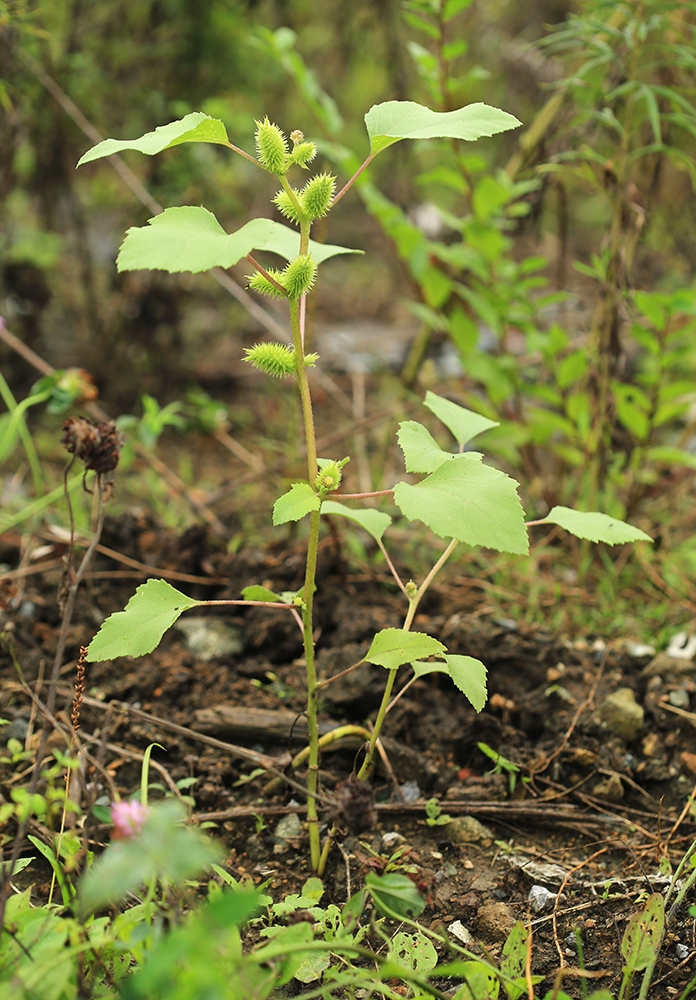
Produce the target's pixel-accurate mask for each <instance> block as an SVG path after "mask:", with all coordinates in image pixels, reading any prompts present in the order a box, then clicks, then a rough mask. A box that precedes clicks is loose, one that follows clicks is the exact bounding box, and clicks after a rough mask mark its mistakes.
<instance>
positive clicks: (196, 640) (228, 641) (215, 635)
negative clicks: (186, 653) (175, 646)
mask: <svg viewBox="0 0 696 1000" xmlns="http://www.w3.org/2000/svg"><path fill="white" fill-rule="evenodd" d="M175 627H176V628H178V629H179V631H180V632H183V633H184V636H185V637H186V645H187V646H188V648H189V649H190V650H191V652H192V653H194V654H195V655H196V656H197V657H198V658H199V659H201V660H203V661H204V662H205V663H207V662H208V661H209V660H215V659H218V658H219V657H224V656H234V655H236V654H237V653H241V652H242V649H243V648H244V646H243V644H242V640H241V639H240V637H239V631H238V630H237V629H236V628H235V627H234V626H233V625H230V624H229V623H228V622H225V621H222V620H220V619H219V618H207V617H205V616H203V615H198V616H195V615H194V616H189V617H188V618H181V619H180V620H179V621H178V622H176V625H175Z"/></svg>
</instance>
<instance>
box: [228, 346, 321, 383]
mask: <svg viewBox="0 0 696 1000" xmlns="http://www.w3.org/2000/svg"><path fill="white" fill-rule="evenodd" d="M244 353H245V354H246V357H245V358H244V360H245V361H249V362H251V364H252V365H253V366H254V368H258V370H259V371H261V372H265V374H266V375H272V376H273V378H285V376H286V375H294V374H295V372H296V371H297V356H296V354H295V351H294V350H293V348H292V347H286V346H285V344H255V345H254V347H245V348H244ZM318 358H319V355H318V354H305V356H304V363H305V367H306V368H313V367H314V365H315V364H316V362H317V360H318Z"/></svg>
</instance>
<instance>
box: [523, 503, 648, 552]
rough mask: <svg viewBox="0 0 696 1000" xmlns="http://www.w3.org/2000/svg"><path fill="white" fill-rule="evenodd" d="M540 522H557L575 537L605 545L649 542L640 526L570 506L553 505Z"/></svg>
mask: <svg viewBox="0 0 696 1000" xmlns="http://www.w3.org/2000/svg"><path fill="white" fill-rule="evenodd" d="M537 523H540V524H557V525H558V526H559V527H561V528H565V530H566V531H569V532H570V533H571V535H576V536H577V538H586V539H588V540H589V541H591V542H606V543H607V545H621V544H622V543H624V542H651V541H652V538H651V537H650V535H646V534H645V532H644V531H641V530H640V528H634V527H633V525H632V524H627V523H626V521H619V520H617V519H616V518H615V517H609V515H608V514H600V513H598V512H597V511H580V510H573V509H572V508H571V507H554V508H553V510H551V511H550V512H549V513H548V514H547V515H546V517H545V518H544V519H543V520H542V521H540V522H537Z"/></svg>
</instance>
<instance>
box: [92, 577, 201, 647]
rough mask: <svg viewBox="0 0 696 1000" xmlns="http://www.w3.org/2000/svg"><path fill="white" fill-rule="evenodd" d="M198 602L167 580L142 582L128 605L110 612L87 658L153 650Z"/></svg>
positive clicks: (93, 640) (94, 639) (93, 641)
mask: <svg viewBox="0 0 696 1000" xmlns="http://www.w3.org/2000/svg"><path fill="white" fill-rule="evenodd" d="M199 604H201V601H193V600H192V599H191V598H190V597H187V596H186V594H182V593H181V591H179V590H176V589H175V588H174V587H172V586H171V585H170V584H169V583H167V582H166V580H148V581H147V582H146V583H141V585H140V586H139V587H138V589H137V590H136V592H135V593H134V594H133V596H132V597H131V599H130V601H129V602H128V604H126V607H125V609H124V610H123V611H117V612H116V613H115V614H113V615H110V616H109V617H108V618H107V619H106V621H105V622H104V624H103V625H102V627H101V628H100V629H99V631H98V632H97V634H96V635H95V637H94V638H93V639H92V641H91V642H90V644H89V652H88V653H87V662H88V663H98V662H99V661H101V660H113V659H114V658H115V657H117V656H144V655H145V654H146V653H151V652H152V650H153V649H154V648H155V647H156V646H157V645H158V644H159V641H160V639H161V638H162V636H163V635H164V633H165V632H166V631H167V629H168V628H170V627H171V626H172V625H173V624H174V622H175V621H176V620H177V618H178V617H179V615H180V614H181V613H182V612H184V611H186V610H188V608H195V607H196V606H197V605H199Z"/></svg>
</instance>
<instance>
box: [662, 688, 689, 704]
mask: <svg viewBox="0 0 696 1000" xmlns="http://www.w3.org/2000/svg"><path fill="white" fill-rule="evenodd" d="M667 698H668V700H669V703H670V705H674V707H675V708H688V707H689V692H688V691H686V690H685V689H684V688H677V689H676V690H675V691H670V692H669V694H668V695H667Z"/></svg>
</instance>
